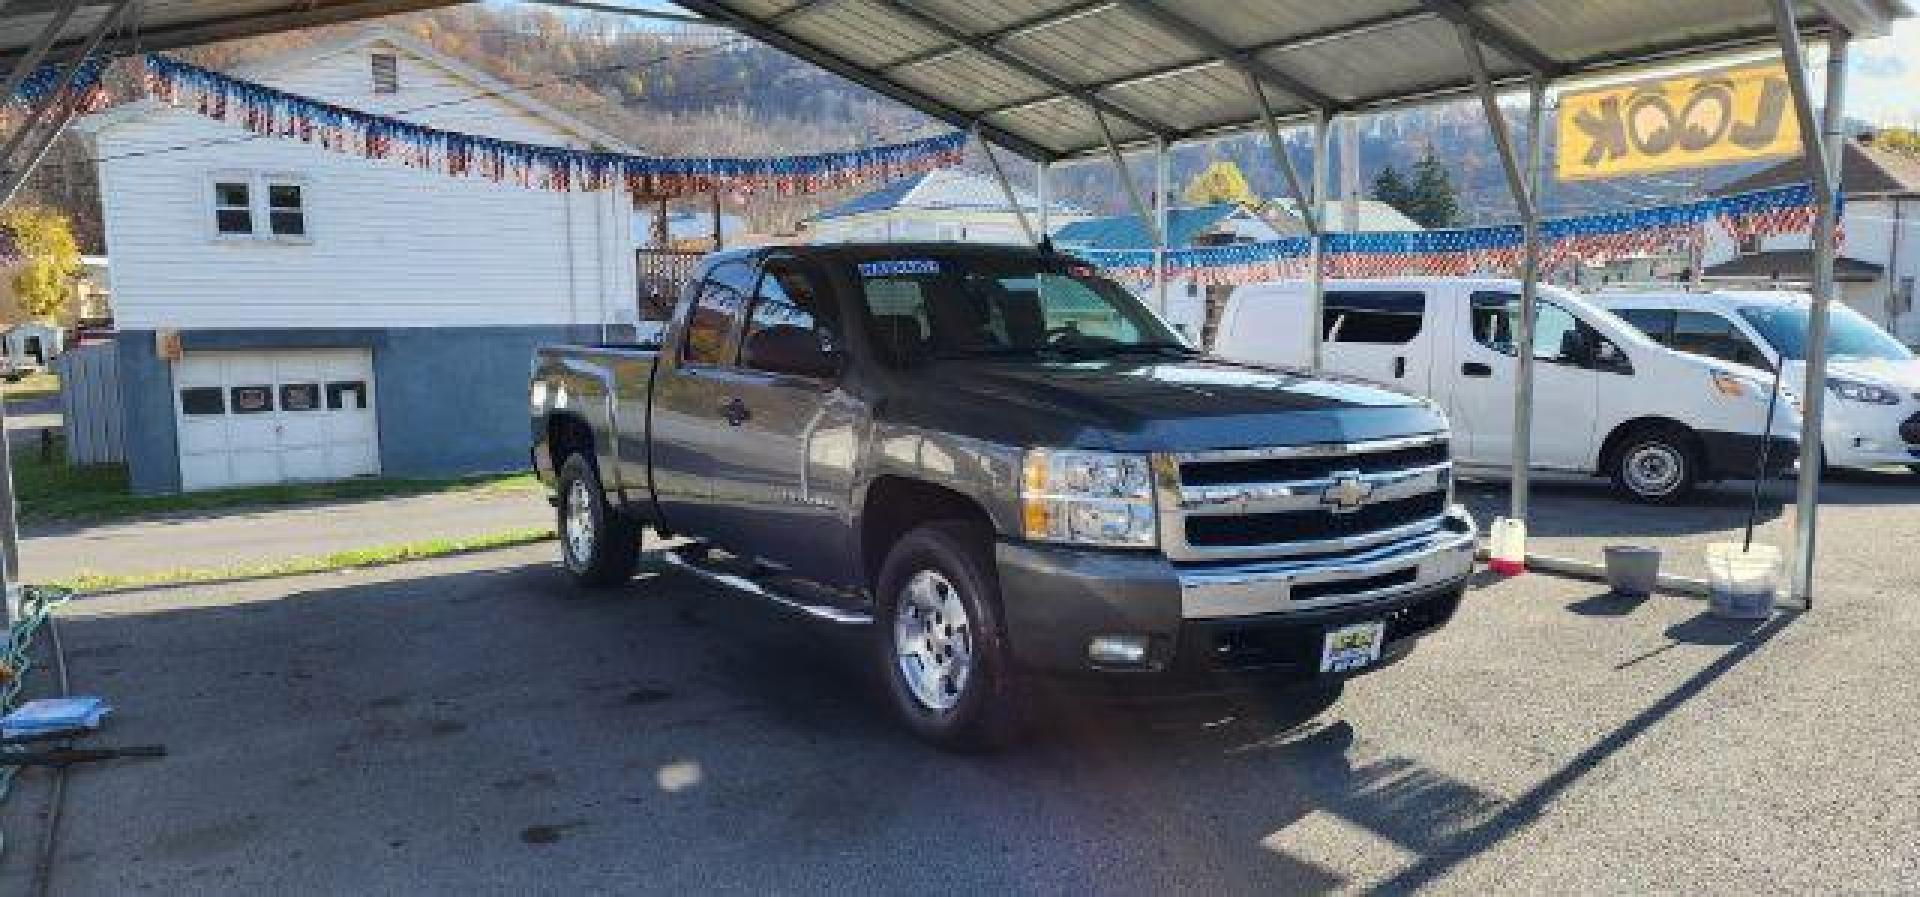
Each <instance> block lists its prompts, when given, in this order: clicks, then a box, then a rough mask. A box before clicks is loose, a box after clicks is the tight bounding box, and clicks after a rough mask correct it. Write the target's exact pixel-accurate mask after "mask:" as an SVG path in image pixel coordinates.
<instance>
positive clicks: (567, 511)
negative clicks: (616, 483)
mask: <svg viewBox="0 0 1920 897" xmlns="http://www.w3.org/2000/svg"><path fill="white" fill-rule="evenodd" d="M556 508H557V509H558V511H559V525H558V526H557V527H556V530H557V531H558V533H559V535H560V561H561V563H563V564H565V565H566V568H567V572H568V573H571V574H573V578H574V580H575V581H576V582H579V583H580V584H581V585H585V586H611V585H619V584H620V583H623V582H626V581H627V579H628V578H629V577H631V576H633V569H634V567H635V566H636V565H637V564H638V562H639V560H640V526H639V524H637V523H635V522H634V521H633V520H632V519H630V518H628V517H627V516H625V515H623V514H621V513H620V512H618V511H616V510H614V509H613V508H612V507H611V506H610V505H608V504H607V493H606V490H604V489H602V488H600V476H599V474H598V473H597V472H596V471H595V470H594V467H593V462H592V461H589V460H587V457H586V456H585V455H579V454H575V455H570V456H568V458H567V461H566V463H565V464H562V465H560V501H559V503H558V504H557V505H556Z"/></svg>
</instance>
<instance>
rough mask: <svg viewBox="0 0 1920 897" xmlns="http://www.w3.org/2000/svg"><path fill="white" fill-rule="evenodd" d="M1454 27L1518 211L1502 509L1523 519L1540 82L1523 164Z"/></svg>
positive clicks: (1528, 458)
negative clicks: (1515, 318) (1508, 457)
mask: <svg viewBox="0 0 1920 897" xmlns="http://www.w3.org/2000/svg"><path fill="white" fill-rule="evenodd" d="M1456 32H1457V34H1458V35H1459V38H1460V52H1461V53H1462V54H1463V55H1465V56H1466V58H1467V67H1468V68H1469V69H1471V70H1472V73H1473V86H1474V89H1475V90H1476V92H1478V93H1479V95H1480V111H1481V113H1482V114H1483V115H1485V116H1486V119H1487V129H1488V130H1489V131H1491V132H1492V133H1493V146H1494V149H1496V150H1498V151H1499V155H1500V166H1501V168H1502V169H1503V170H1504V171H1505V172H1506V175H1507V192H1509V193H1511V194H1512V195H1513V205H1514V208H1515V209H1517V210H1518V211H1519V213H1520V228H1521V234H1522V236H1521V250H1520V265H1519V268H1520V270H1519V271H1518V272H1516V273H1517V274H1518V276H1519V280H1520V321H1519V326H1518V327H1517V328H1516V330H1517V331H1518V332H1517V333H1515V334H1514V340H1513V342H1514V348H1513V352H1514V361H1515V365H1514V368H1515V371H1514V373H1515V382H1514V385H1513V449H1512V452H1513V458H1512V461H1513V465H1512V484H1511V485H1510V487H1509V491H1508V496H1509V500H1510V507H1509V509H1508V512H1507V513H1508V515H1509V516H1510V517H1512V518H1513V519H1515V520H1521V521H1524V520H1526V519H1527V499H1528V488H1527V487H1528V483H1527V476H1528V473H1529V472H1530V471H1531V469H1532V466H1533V368H1534V364H1533V362H1534V358H1533V330H1534V326H1535V324H1534V322H1535V316H1536V313H1537V312H1538V309H1537V308H1536V307H1535V304H1536V301H1537V300H1536V298H1535V297H1536V294H1537V289H1538V285H1537V284H1536V283H1535V281H1536V279H1537V278H1538V276H1539V267H1540V216H1539V210H1538V209H1537V208H1535V207H1534V203H1533V197H1534V193H1535V190H1536V188H1537V186H1538V183H1537V182H1538V180H1539V177H1540V159H1541V154H1542V152H1543V151H1544V149H1545V145H1546V140H1545V139H1544V137H1545V133H1544V132H1545V128H1544V125H1545V119H1546V83H1545V82H1544V81H1541V80H1539V79H1535V80H1534V82H1533V84H1532V89H1531V90H1530V91H1529V96H1528V99H1529V103H1530V105H1529V106H1528V109H1527V113H1528V119H1529V121H1530V124H1531V127H1532V129H1533V133H1532V135H1531V138H1530V140H1529V147H1528V150H1527V158H1526V161H1525V163H1524V164H1523V163H1522V162H1521V159H1520V156H1519V154H1518V153H1516V152H1514V148H1513V134H1512V132H1511V131H1510V130H1509V129H1508V127H1507V117H1506V113H1505V112H1503V111H1501V109H1500V97H1499V94H1498V93H1496V92H1495V91H1494V88H1493V79H1492V78H1491V77H1490V76H1489V75H1488V74H1487V60H1486V56H1485V54H1484V53H1482V52H1481V49H1480V42H1479V40H1478V39H1477V38H1475V37H1474V33H1473V29H1472V28H1470V27H1468V26H1466V25H1459V26H1457V27H1456Z"/></svg>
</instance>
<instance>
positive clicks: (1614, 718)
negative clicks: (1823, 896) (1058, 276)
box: [0, 491, 1920, 895]
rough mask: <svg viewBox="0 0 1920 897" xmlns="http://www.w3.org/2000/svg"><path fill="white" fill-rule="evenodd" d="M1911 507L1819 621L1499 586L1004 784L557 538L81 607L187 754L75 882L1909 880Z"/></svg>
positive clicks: (779, 641)
mask: <svg viewBox="0 0 1920 897" xmlns="http://www.w3.org/2000/svg"><path fill="white" fill-rule="evenodd" d="M1547 501H1548V502H1555V501H1557V499H1555V498H1554V497H1553V494H1552V492H1551V491H1549V492H1548V494H1547ZM1916 520H1920V517H1916V516H1915V515H1913V514H1912V513H1911V512H1909V513H1908V514H1907V515H1906V516H1902V517H1894V518H1882V519H1881V520H1880V521H1879V522H1878V524H1877V526H1876V528H1875V530H1874V541H1875V543H1876V545H1877V546H1878V550H1877V553H1876V554H1874V560H1875V563H1874V566H1873V569H1872V570H1871V571H1870V572H1863V571H1853V572H1854V574H1855V575H1851V576H1848V577H1845V578H1836V579H1835V580H1834V581H1833V582H1831V583H1829V584H1828V585H1827V587H1826V588H1825V589H1824V591H1823V593H1822V602H1821V605H1820V607H1819V608H1818V609H1817V610H1815V611H1814V612H1813V613H1811V614H1807V615H1795V616H1782V617H1778V618H1776V619H1775V620H1773V621H1771V622H1768V623H1765V624H1758V625H1748V624H1735V623H1727V622H1722V621H1719V620H1717V619H1715V618H1711V617H1709V616H1706V615H1705V614H1704V613H1703V610H1704V607H1703V605H1702V604H1700V603H1699V602H1696V601H1693V600H1689V599H1682V598H1672V597H1655V598H1651V599H1646V600H1642V601H1625V600H1620V599H1615V598H1611V597H1608V596H1606V595H1605V594H1604V593H1603V590H1602V589H1600V588H1598V587H1595V586H1591V585H1588V584H1582V583H1575V582H1569V581H1564V580H1557V579H1549V578H1544V577H1539V576H1526V577H1521V578H1519V579H1515V580H1510V581H1500V582H1488V583H1486V584H1484V586H1483V587H1481V588H1478V589H1476V590H1475V591H1473V592H1472V593H1471V595H1470V596H1469V598H1468V600H1467V601H1466V602H1465V604H1464V606H1463V608H1462V611H1461V613H1460V616H1459V618H1458V620H1457V621H1456V622H1455V624H1454V625H1453V626H1451V627H1449V628H1448V629H1446V630H1445V631H1443V632H1442V633H1440V634H1439V635H1437V636H1435V637H1433V638H1431V639H1429V640H1428V641H1427V643H1426V644H1423V645H1422V646H1421V647H1420V649H1419V650H1418V651H1417V652H1416V653H1415V654H1414V655H1413V656H1412V657H1411V658H1409V659H1408V660H1406V661H1405V662H1403V663H1401V664H1399V665H1397V666H1394V667H1392V668H1389V669H1387V670H1384V671H1381V672H1379V673H1376V674H1374V675H1371V676H1368V677H1364V678H1362V679H1359V680H1357V681H1355V682H1354V683H1353V684H1352V685H1350V686H1349V687H1348V688H1347V690H1346V694H1345V695H1344V697H1343V698H1342V699H1341V700H1340V701H1339V702H1338V703H1337V704H1334V705H1333V706H1332V707H1331V708H1326V709H1322V707H1321V706H1320V702H1316V701H1313V700H1309V699H1305V698H1298V697H1296V698H1291V699H1287V698H1276V699H1270V700H1259V701H1242V702H1236V703H1224V702H1207V703H1201V704H1195V705H1186V706H1180V707H1175V708H1159V709H1155V710H1151V711H1140V710H1118V709H1111V708H1099V707H1094V706H1089V705H1085V704H1075V703H1066V702H1056V704H1055V706H1053V707H1052V708H1051V709H1050V711H1049V713H1048V714H1047V717H1046V722H1045V724H1044V725H1043V726H1042V727H1041V729H1040V731H1039V732H1038V733H1036V735H1035V737H1034V738H1033V740H1032V741H1031V742H1030V743H1028V744H1026V745H1024V746H1021V747H1019V748H1016V749H1014V750H1011V751H1008V752H1005V753H1002V754H998V755H993V756H975V757H965V756H952V755H947V754H942V753H939V752H937V751H934V750H932V749H930V748H927V747H925V746H923V745H922V744H920V743H919V742H917V741H915V740H913V739H912V738H911V737H909V736H908V735H906V734H905V733H904V732H903V731H901V730H900V729H899V728H897V727H896V726H895V725H894V724H892V723H891V721H890V720H889V719H888V717H887V715H886V713H885V712H884V711H883V709H882V705H881V703H880V701H879V700H878V699H877V697H875V695H874V694H873V691H872V688H873V686H872V684H871V681H870V679H869V677H868V676H867V675H866V674H865V672H864V669H865V668H864V667H863V665H862V664H860V663H859V662H858V660H857V658H859V657H860V656H861V655H860V654H859V651H858V649H859V647H860V642H859V638H860V637H859V636H856V635H851V634H848V633H845V632H834V631H824V630H821V629H818V628H814V627H812V626H807V625H801V624H798V623H797V622H796V621H794V620H792V619H790V618H787V617H784V616H782V615H781V614H780V613H779V612H777V611H774V610H771V609H769V608H766V607H764V606H761V605H758V604H755V603H753V602H752V601H751V600H750V599H745V598H742V597H739V596H736V595H733V594H730V593H727V592H723V591H719V590H716V589H714V588H712V587H709V586H707V585H705V584H703V583H700V582H698V581H696V580H692V579H689V578H687V577H684V576H682V575H680V574H676V573H671V572H668V573H661V572H650V573H648V574H647V575H645V576H643V577H642V578H640V579H637V580H636V581H635V582H633V583H632V584H630V585H629V586H627V587H625V588H622V589H618V590H614V591H612V592H607V593H591V594H590V593H583V592H579V591H576V590H575V589H573V588H572V587H571V586H569V585H568V584H567V582H566V581H565V579H564V578H563V576H562V575H561V573H560V572H559V571H558V570H557V569H556V568H555V567H554V566H553V565H552V563H551V552H552V551H553V548H552V546H550V545H545V546H531V547H526V548H519V549H511V550H506V551H500V552H490V553H485V554H478V555H469V556H463V557H457V558H446V559H440V560H436V561H430V562H423V563H419V564H410V565H403V566H398V567H389V568H382V569H377V570H366V571H355V572H349V573H339V574H326V575H316V576H307V577H299V578H291V579H282V580H272V581H261V582H253V583H240V584H232V585H225V586H217V587H201V588H192V589H168V590H152V591H146V592H138V593H127V594H121V595H114V596H107V597H99V598H91V599H85V600H82V601H79V602H76V603H75V604H73V605H71V606H69V608H68V609H67V610H66V612H65V613H63V615H62V621H63V622H62V625H61V636H62V637H63V640H64V643H65V645H66V648H67V652H68V656H69V658H70V660H71V663H72V666H73V675H74V680H75V685H76V687H77V688H79V689H81V690H83V691H87V692H98V693H102V694H105V695H107V696H108V697H109V698H110V699H111V700H112V701H113V702H114V704H115V705H116V706H117V707H119V708H120V709H119V710H118V711H116V713H115V715H114V716H113V717H112V720H111V722H110V724H109V726H108V733H107V736H105V737H103V739H102V740H111V741H114V742H120V743H144V742H164V743H166V744H167V746H168V748H169V750H170V751H171V755H170V756H169V757H168V758H166V759H164V760H158V761H127V762H122V763H117V764H113V765H103V766H98V767H89V768H81V769H76V770H75V771H74V772H73V773H72V778H71V780H70V787H69V789H68V804H67V811H66V823H65V827H64V829H63V831H62V834H61V837H60V840H59V845H60V846H59V850H58V853H57V862H56V866H55V878H54V885H55V888H54V893H60V894H73V895H91V894H124V893H132V892H142V891H144V892H154V893H188V892H190V893H195V894H260V893H275V894H339V893H356V894H383V893H409V894H414V893H449V894H453V893H458V894H494V893H500V894H573V893H608V892H629V893H632V892H646V893H710V892H733V893H755V894H763V893H815V892H835V893H915V894H946V893H1036V894H1056V893H1076V894H1077V893H1101V894H1158V893H1167V892H1176V891H1177V892H1198V893H1208V894H1274V893H1299V892H1327V891H1362V890H1381V891H1386V892H1403V891H1410V890H1416V889H1423V888H1429V889H1432V890H1435V891H1440V892H1449V893H1485V892H1490V891H1502V892H1513V891H1521V892H1543V893H1544V892H1551V893H1589V892H1636V893H1638V892H1646V891H1652V890H1661V891H1704V892H1721V893H1735V892H1739V893H1750V892H1757V891H1769V892H1777V891H1820V892H1833V891H1847V892H1869V891H1872V892H1892V891H1899V892H1911V891H1913V890H1915V889H1916V888H1920V846H1916V843H1915V841H1914V839H1913V837H1912V833H1913V832H1914V831H1917V830H1920V785H1917V784H1916V783H1920V753H1916V752H1915V751H1914V750H1913V749H1912V733H1914V732H1916V731H1920V690H1916V689H1914V688H1912V684H1913V681H1914V678H1913V672H1912V670H1913V666H1912V663H1911V662H1910V660H1909V659H1908V658H1907V657H1906V656H1905V653H1904V651H1903V650H1902V649H1903V647H1904V646H1905V645H1908V644H1912V643H1913V642H1914V641H1915V638H1914V637H1915V635H1916V628H1920V626H1917V625H1916V624H1917V623H1920V615H1917V614H1916V612H1915V610H1914V605H1913V603H1912V601H1911V597H1912V595H1913V594H1914V593H1915V591H1916V588H1917V587H1920V559H1916V557H1915V555H1914V553H1913V552H1904V551H1902V550H1901V548H1900V546H1903V545H1908V544H1912V542H1913V537H1914V535H1915V529H1916V527H1915V521H1916ZM45 782H46V778H45V776H44V775H30V776H27V777H25V778H23V780H22V788H21V790H20V791H19V792H17V793H16V794H15V795H14V798H13V800H12V801H11V802H10V803H9V804H8V806H7V807H6V810H5V814H4V827H5V831H6V833H7V835H8V840H9V845H10V846H9V848H8V850H7V851H6V852H5V854H4V855H3V856H0V889H5V890H7V891H8V892H16V891H17V889H18V887H19V886H21V885H23V884H24V883H25V880H26V875H27V866H28V864H30V862H31V859H32V854H33V851H32V850H31V849H29V847H28V846H27V845H32V844H33V843H35V841H36V840H37V836H38V834H39V820H37V819H36V818H35V814H36V812H37V811H39V810H40V809H41V806H42V801H43V800H44V797H45Z"/></svg>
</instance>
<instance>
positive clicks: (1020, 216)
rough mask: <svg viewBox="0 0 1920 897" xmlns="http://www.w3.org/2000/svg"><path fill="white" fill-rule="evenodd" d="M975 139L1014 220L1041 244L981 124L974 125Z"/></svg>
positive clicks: (1032, 238)
mask: <svg viewBox="0 0 1920 897" xmlns="http://www.w3.org/2000/svg"><path fill="white" fill-rule="evenodd" d="M973 139H975V140H978V141H979V142H980V151H981V152H982V153H985V154H986V156H987V167H989V168H992V169H993V179H994V180H995V181H996V182H998V183H999V184H1000V196H1001V198H1002V199H1005V200H1006V201H1007V208H1009V209H1011V210H1013V220H1015V221H1017V222H1019V223H1020V233H1021V234H1024V235H1025V236H1026V238H1027V242H1028V243H1032V244H1033V245H1035V246H1038V245H1040V240H1039V238H1037V237H1035V236H1034V235H1033V225H1032V224H1030V223H1028V222H1027V211H1026V210H1025V209H1022V208H1021V207H1020V198H1019V197H1017V196H1015V195H1013V183H1012V182H1011V181H1008V180H1007V172H1006V170H1005V169H1003V168H1001V167H1000V157H999V156H996V155H994V154H993V144H991V143H988V142H987V141H986V139H985V138H982V137H981V136H980V125H979V124H977V123H976V124H975V125H974V126H973Z"/></svg>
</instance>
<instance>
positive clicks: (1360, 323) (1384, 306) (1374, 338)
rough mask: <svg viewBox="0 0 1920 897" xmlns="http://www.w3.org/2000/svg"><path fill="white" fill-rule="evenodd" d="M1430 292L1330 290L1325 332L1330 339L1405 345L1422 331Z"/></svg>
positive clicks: (1324, 335) (1341, 341)
mask: <svg viewBox="0 0 1920 897" xmlns="http://www.w3.org/2000/svg"><path fill="white" fill-rule="evenodd" d="M1426 314H1427V296H1426V294H1425V293H1422V292H1420V291H1418V290H1396V291H1385V290H1381V291H1366V292H1358V291H1355V292H1349V291H1340V292H1329V293H1327V302H1326V313H1325V314H1324V316H1323V317H1322V326H1323V327H1324V328H1325V330H1324V331H1323V332H1322V334H1321V335H1322V336H1323V337H1325V339H1326V341H1327V342H1330V343H1372V344H1375V345H1393V346H1398V345H1403V344H1406V343H1410V342H1412V341H1413V338H1414V337H1416V336H1419V335H1420V322H1421V321H1422V320H1423V319H1425V317H1426Z"/></svg>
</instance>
